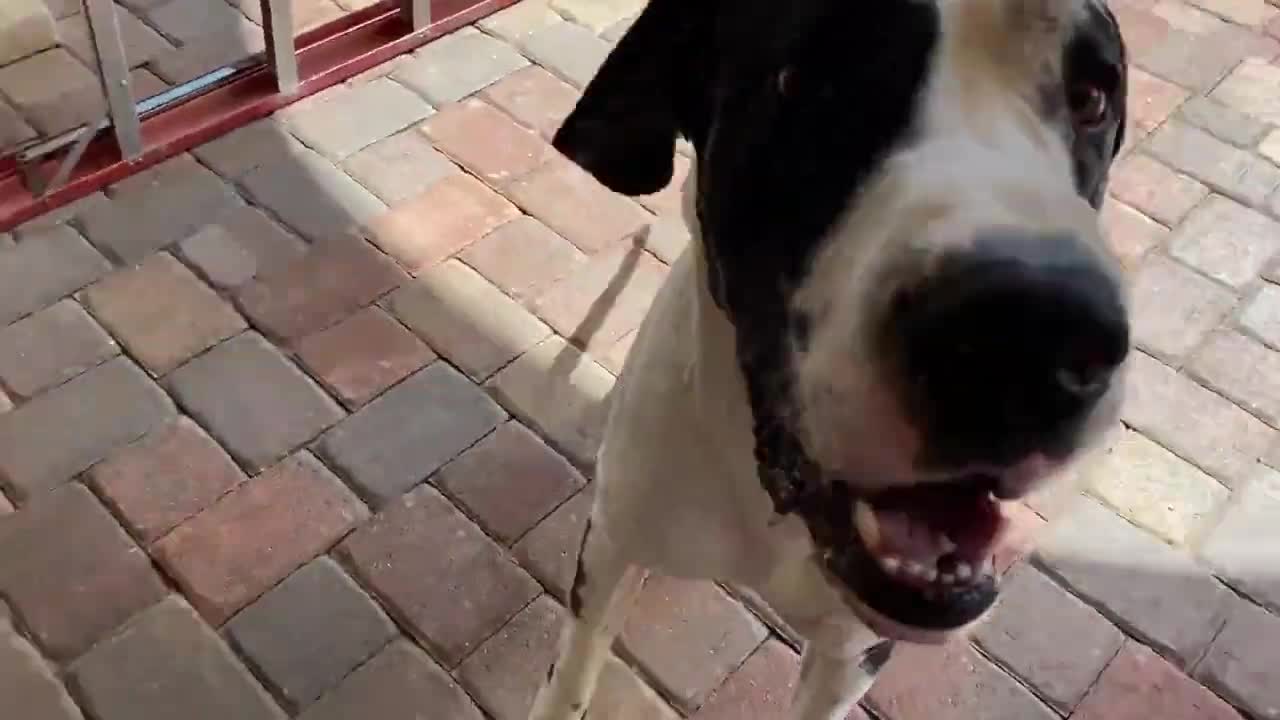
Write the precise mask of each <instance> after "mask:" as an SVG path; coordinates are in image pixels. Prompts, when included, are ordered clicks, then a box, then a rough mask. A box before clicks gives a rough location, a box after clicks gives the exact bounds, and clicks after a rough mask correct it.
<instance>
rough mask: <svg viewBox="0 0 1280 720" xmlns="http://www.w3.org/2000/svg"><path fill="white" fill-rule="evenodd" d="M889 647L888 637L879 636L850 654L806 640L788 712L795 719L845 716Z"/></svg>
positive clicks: (842, 718) (826, 719)
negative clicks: (883, 638)
mask: <svg viewBox="0 0 1280 720" xmlns="http://www.w3.org/2000/svg"><path fill="white" fill-rule="evenodd" d="M892 650H893V642H892V641H890V640H881V641H879V642H877V643H876V644H874V645H872V646H871V647H870V648H868V649H866V650H865V651H864V652H860V653H854V654H845V653H843V652H832V651H830V650H827V649H824V648H823V647H821V646H820V645H819V644H816V643H810V644H809V645H808V647H806V648H805V652H804V659H803V661H802V662H801V665H800V681H799V683H798V684H797V687H796V694H795V698H794V699H793V700H792V703H791V707H792V712H791V716H792V717H793V718H795V720H845V718H847V717H848V716H849V712H850V711H851V710H852V709H853V706H854V705H855V704H857V702H858V701H859V700H861V699H862V696H863V695H866V694H867V691H868V690H870V689H871V685H872V683H874V682H875V679H876V674H877V673H879V672H880V669H881V668H882V667H884V665H885V663H887V662H888V661H889V654H890V653H891V652H892Z"/></svg>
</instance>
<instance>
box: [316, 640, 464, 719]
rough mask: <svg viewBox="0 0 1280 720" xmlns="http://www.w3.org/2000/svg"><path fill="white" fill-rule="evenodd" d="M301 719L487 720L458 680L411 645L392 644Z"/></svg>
mask: <svg viewBox="0 0 1280 720" xmlns="http://www.w3.org/2000/svg"><path fill="white" fill-rule="evenodd" d="M424 712H428V713H430V714H429V715H425V716H424V715H423V713H424ZM298 718H299V720H352V719H353V718H377V719H378V720H423V718H440V719H441V720H444V719H445V718H448V720H483V716H482V715H481V714H480V711H479V710H477V709H476V706H475V705H474V704H473V703H472V702H471V699H470V698H468V697H467V695H466V693H464V692H462V689H461V688H459V687H458V686H457V684H456V683H454V681H453V679H452V678H450V677H449V676H448V675H447V674H445V672H444V671H443V670H441V669H440V666H438V665H436V664H435V663H434V662H432V661H431V659H430V658H428V657H427V656H426V655H425V654H423V652H422V651H421V650H419V649H418V648H416V647H414V646H413V645H411V644H410V643H409V642H408V641H405V640H397V641H395V642H393V643H391V645H389V646H387V648H386V649H385V650H383V651H382V652H380V653H378V654H377V655H376V656H375V657H374V658H373V659H372V660H370V661H369V662H367V663H365V664H364V665H363V666H362V667H361V668H360V669H359V670H356V671H355V672H354V673H352V674H351V675H350V676H349V677H348V678H347V679H346V680H343V681H342V684H341V685H339V686H338V687H337V688H335V689H334V690H333V691H332V692H330V693H329V694H327V695H325V696H324V697H323V698H321V699H320V701H319V702H317V703H316V704H315V705H313V706H311V708H310V709H309V710H307V711H306V712H304V713H303V714H302V715H299V716H298Z"/></svg>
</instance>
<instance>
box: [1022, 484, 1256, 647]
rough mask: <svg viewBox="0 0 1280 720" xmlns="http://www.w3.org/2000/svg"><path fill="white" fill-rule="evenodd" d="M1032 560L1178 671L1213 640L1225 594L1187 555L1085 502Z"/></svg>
mask: <svg viewBox="0 0 1280 720" xmlns="http://www.w3.org/2000/svg"><path fill="white" fill-rule="evenodd" d="M1038 555H1039V559H1040V564H1041V565H1042V566H1043V567H1044V568H1045V569H1046V570H1048V572H1049V573H1050V574H1052V575H1054V576H1056V577H1057V578H1059V579H1060V580H1061V581H1062V582H1064V583H1065V584H1066V585H1068V586H1069V587H1070V588H1071V589H1072V590H1073V591H1074V592H1075V593H1076V594H1078V595H1079V596H1080V597H1082V598H1084V599H1085V600H1087V601H1089V602H1090V603H1091V604H1094V605H1097V606H1098V608H1099V609H1100V610H1101V611H1102V612H1103V614H1105V615H1107V616H1109V617H1111V618H1112V620H1114V621H1115V622H1117V623H1119V624H1120V625H1121V626H1122V627H1124V628H1127V629H1128V630H1129V631H1130V632H1133V633H1134V634H1135V635H1137V636H1138V637H1140V638H1142V639H1143V640H1144V641H1146V642H1149V643H1151V644H1152V645H1154V646H1155V647H1157V648H1160V649H1162V650H1165V651H1167V652H1169V653H1171V654H1172V655H1173V656H1174V657H1176V658H1177V659H1178V661H1179V662H1181V663H1182V664H1183V665H1184V666H1187V665H1190V664H1192V663H1194V662H1195V661H1196V660H1197V659H1198V658H1199V657H1200V654H1201V653H1203V652H1204V649H1205V648H1206V647H1208V645H1209V643H1210V641H1212V640H1213V638H1214V635H1215V634H1216V633H1217V632H1218V629H1219V628H1220V627H1221V625H1222V619H1223V617H1224V614H1225V612H1226V610H1227V601H1228V599H1229V598H1230V597H1231V594H1230V592H1229V591H1227V590H1226V588H1223V587H1222V586H1221V585H1219V584H1218V583H1217V581H1215V580H1214V579H1213V577H1212V576H1211V575H1209V573H1208V572H1207V571H1206V570H1204V569H1203V568H1201V567H1199V566H1198V565H1196V563H1195V562H1194V561H1193V560H1192V559H1191V558H1190V557H1189V556H1187V555H1185V554H1184V553H1182V552H1180V551H1178V550H1175V549H1174V548H1172V547H1170V546H1168V545H1165V544H1164V543H1162V542H1160V541H1159V540H1157V539H1155V538H1154V537H1151V536H1150V535H1147V534H1146V533H1144V532H1142V531H1141V530H1139V529H1138V528H1136V527H1134V526H1132V525H1130V524H1129V523H1127V522H1125V521H1124V520H1123V519H1122V518H1121V517H1120V516H1118V515H1116V514H1115V513H1113V512H1111V511H1110V510H1107V509H1106V508H1104V507H1102V506H1101V505H1099V504H1097V503H1095V502H1093V501H1091V500H1080V501H1078V502H1077V503H1076V504H1075V505H1074V506H1073V507H1072V508H1071V511H1070V512H1069V513H1066V514H1065V516H1064V517H1063V518H1062V519H1061V520H1059V524H1058V525H1057V526H1056V527H1054V529H1053V531H1052V532H1051V533H1047V534H1046V535H1045V537H1044V539H1043V540H1042V542H1041V546H1040V549H1039V551H1038Z"/></svg>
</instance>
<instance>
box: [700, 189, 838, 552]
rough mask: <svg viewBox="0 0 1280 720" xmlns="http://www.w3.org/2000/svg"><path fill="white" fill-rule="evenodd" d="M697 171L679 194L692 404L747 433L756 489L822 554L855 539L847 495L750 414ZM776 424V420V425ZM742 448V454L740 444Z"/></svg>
mask: <svg viewBox="0 0 1280 720" xmlns="http://www.w3.org/2000/svg"><path fill="white" fill-rule="evenodd" d="M695 177H696V166H695V167H691V168H690V172H689V179H687V180H686V181H685V186H684V202H683V210H684V220H685V223H686V225H687V226H688V229H689V233H690V242H689V247H688V248H687V249H686V251H685V252H686V253H687V255H688V257H686V258H684V260H685V261H686V262H688V263H689V264H690V265H691V267H690V271H691V272H692V274H693V277H692V278H691V282H692V283H693V286H694V291H693V293H692V295H693V305H694V307H693V312H694V326H695V330H696V332H694V334H693V337H694V348H693V357H692V367H691V371H692V372H693V373H694V379H695V380H696V382H695V383H694V387H696V388H699V392H698V395H699V398H698V399H697V400H696V401H695V403H696V405H697V410H698V413H699V415H700V417H701V418H705V419H707V420H712V419H714V422H711V423H704V424H709V425H711V426H719V425H722V423H723V421H724V419H725V418H726V417H727V418H730V419H731V422H736V423H740V424H745V425H746V426H747V427H748V428H749V429H750V432H751V446H752V453H751V455H752V457H754V458H755V459H756V467H755V468H754V472H752V473H751V474H752V476H753V477H755V478H756V480H757V482H756V483H755V487H754V488H753V489H754V490H756V491H761V490H762V491H763V492H765V493H766V494H767V495H768V496H769V500H770V502H771V503H772V505H773V509H774V511H775V513H777V514H778V515H779V516H780V517H781V516H785V515H789V514H792V513H794V514H796V515H798V516H799V517H800V518H801V519H802V520H803V521H804V523H805V525H806V526H807V527H808V529H809V532H810V534H811V535H812V537H813V540H814V542H815V543H816V544H817V545H818V546H819V547H831V546H832V545H833V544H839V543H846V542H847V537H848V536H849V534H850V533H851V532H852V517H851V508H852V503H851V502H850V500H849V498H848V487H847V486H846V485H845V484H844V483H826V482H823V481H822V479H821V477H820V476H819V474H818V471H817V469H816V467H814V466H813V465H812V464H811V463H810V461H809V460H808V457H807V455H806V454H805V453H804V451H803V449H802V448H801V447H800V446H799V444H798V441H796V440H795V438H794V437H791V436H787V437H782V438H779V437H778V435H777V434H776V433H777V432H778V431H781V432H788V431H786V430H784V429H781V428H776V427H775V428H772V430H773V431H774V434H772V435H771V436H766V433H769V432H770V429H769V428H762V423H760V422H759V418H758V417H756V414H755V413H753V411H752V403H751V400H750V394H749V393H750V390H749V380H748V378H747V373H746V371H745V370H744V367H743V362H742V357H741V356H740V354H739V352H738V342H737V335H736V330H735V328H734V325H733V322H732V321H731V320H730V318H729V316H728V315H727V314H726V312H725V310H724V309H723V308H722V307H721V305H720V304H719V303H717V302H716V299H715V298H714V296H713V295H712V288H711V285H710V281H709V278H710V277H711V275H710V273H709V267H708V263H707V255H706V251H705V248H704V246H703V235H702V228H701V225H700V223H699V222H698V218H697V213H696V211H695V201H696V198H695V195H694V193H695V192H696V189H695V188H696V185H695V184H694V180H693V178H695ZM774 422H776V420H775V421H774ZM738 445H739V448H738V449H739V451H740V450H741V448H740V443H738Z"/></svg>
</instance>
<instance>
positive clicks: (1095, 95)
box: [1067, 83, 1107, 128]
mask: <svg viewBox="0 0 1280 720" xmlns="http://www.w3.org/2000/svg"><path fill="white" fill-rule="evenodd" d="M1067 106H1068V107H1069V108H1070V109H1071V121H1072V122H1073V123H1075V125H1076V127H1081V128H1093V127H1097V126H1098V125H1100V124H1102V121H1103V120H1106V119H1107V94H1106V93H1105V92H1103V91H1102V88H1100V87H1098V86H1097V85H1091V84H1088V83H1079V84H1076V85H1073V86H1071V87H1070V88H1069V89H1068V90H1067Z"/></svg>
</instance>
